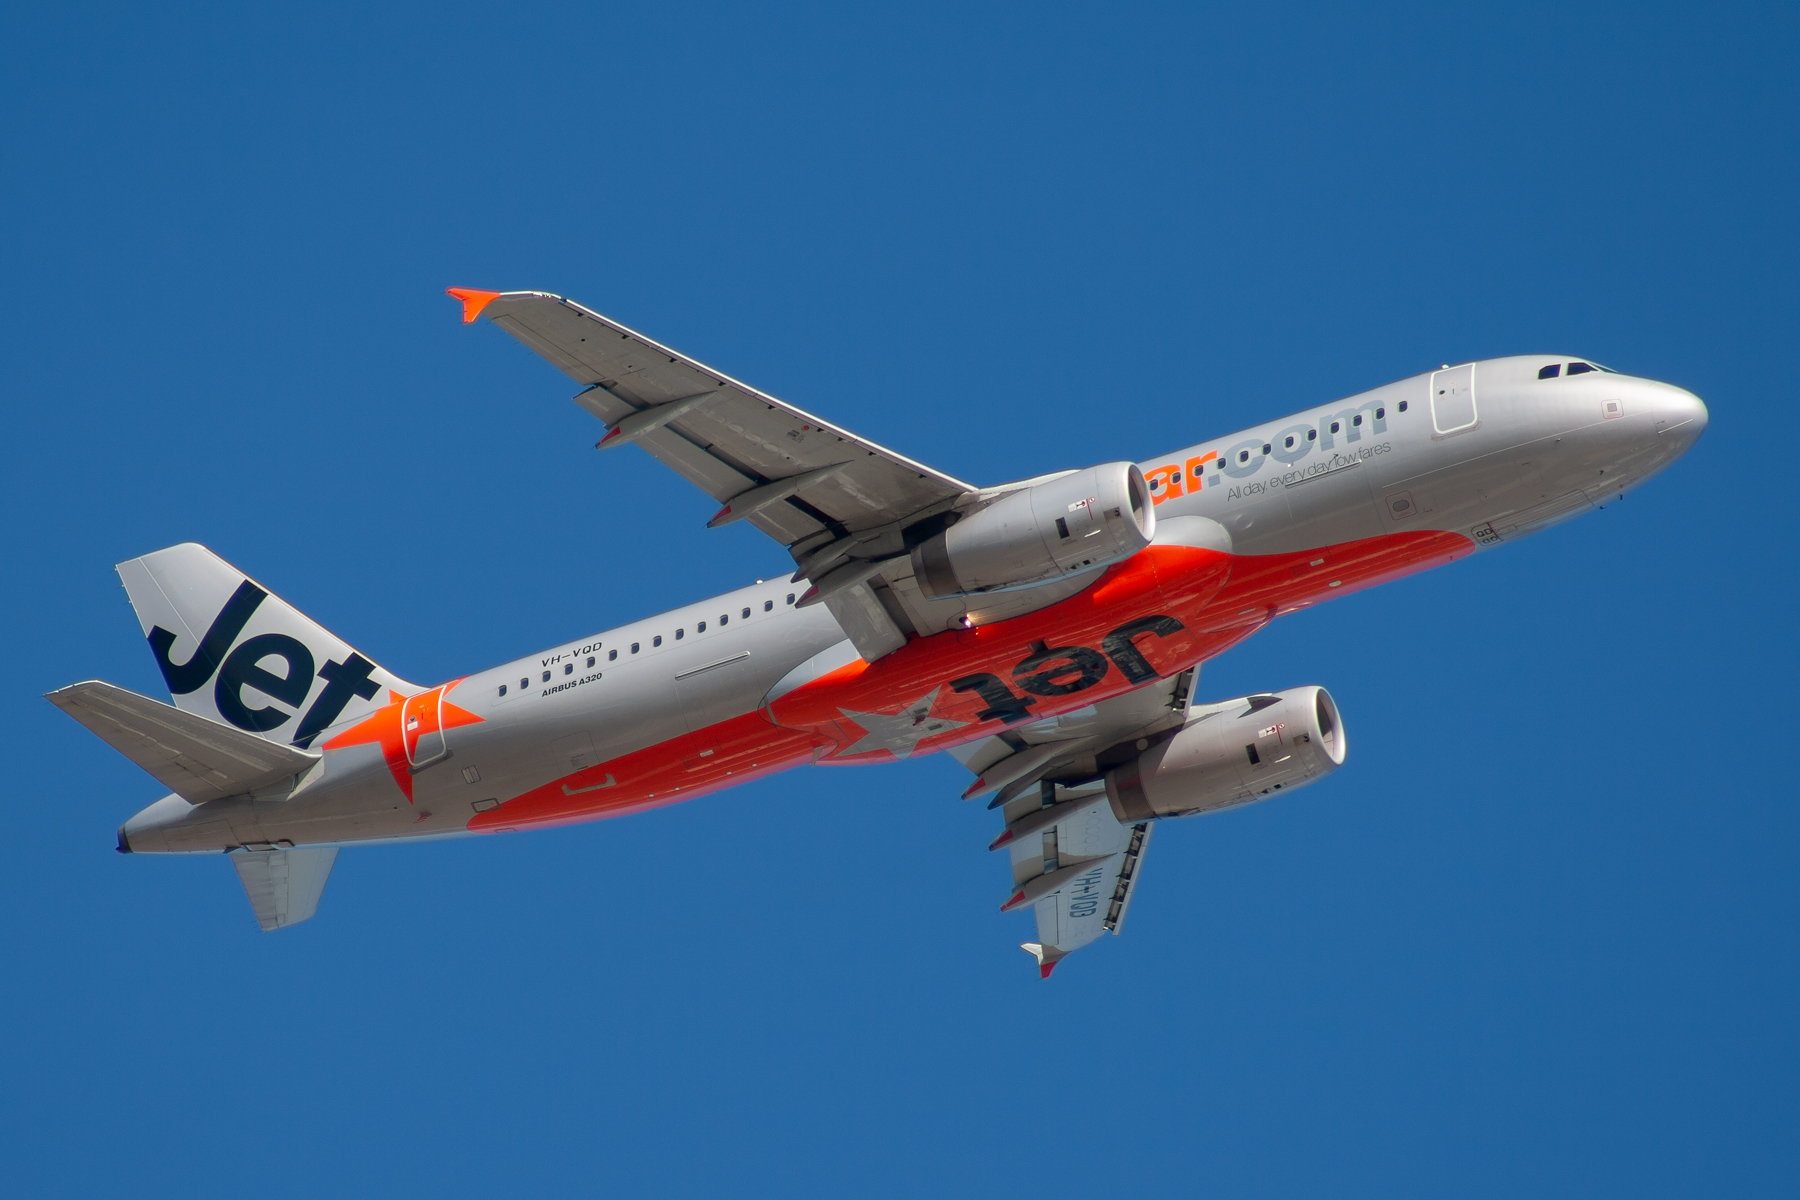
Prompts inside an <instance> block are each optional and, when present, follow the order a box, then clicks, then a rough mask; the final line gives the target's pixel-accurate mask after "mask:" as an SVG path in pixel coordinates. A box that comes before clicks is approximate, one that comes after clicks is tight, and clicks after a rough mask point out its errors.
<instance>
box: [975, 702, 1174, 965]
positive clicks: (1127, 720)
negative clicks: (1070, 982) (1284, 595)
mask: <svg viewBox="0 0 1800 1200" xmlns="http://www.w3.org/2000/svg"><path fill="white" fill-rule="evenodd" d="M1196 673H1197V672H1195V671H1191V670H1190V671H1184V672H1182V673H1181V674H1179V675H1175V676H1171V677H1170V678H1168V679H1161V680H1158V681H1156V682H1155V683H1152V684H1149V685H1148V686H1146V687H1142V688H1139V689H1137V690H1136V691H1134V692H1128V693H1126V694H1125V695H1123V696H1116V697H1114V698H1113V699H1111V700H1106V701H1102V702H1101V703H1099V704H1095V705H1091V706H1089V707H1088V708H1085V709H1082V710H1080V711H1078V712H1073V713H1068V714H1065V715H1064V716H1061V717H1053V718H1051V719H1049V720H1046V721H1038V722H1034V723H1033V724H1030V725H1022V726H1019V727H1018V728H1016V729H1011V730H1008V731H1007V732H1006V733H1003V734H999V735H997V736H995V737H991V738H987V739H984V740H983V741H980V742H975V743H972V744H970V745H969V746H965V747H961V748H959V749H955V750H952V751H951V753H952V754H954V755H955V756H956V757H957V758H958V759H960V760H961V761H962V763H963V765H964V766H966V767H968V768H969V769H970V770H971V771H973V772H975V774H976V776H977V778H976V780H975V782H974V784H972V785H971V786H970V788H969V790H968V791H967V792H965V793H964V798H965V799H974V798H976V797H979V796H990V795H991V796H992V797H993V798H992V800H991V801H990V802H989V804H988V807H989V808H998V809H1000V810H1001V813H1002V815H1003V817H1004V818H1005V821H1006V827H1005V828H1004V829H1003V830H1001V832H1000V836H999V837H997V838H995V839H994V841H993V843H992V844H991V845H990V846H989V847H988V848H989V849H990V850H999V849H1005V850H1006V851H1007V855H1008V858H1009V860H1010V864H1009V865H1010V867H1011V873H1012V886H1011V888H1010V890H1009V891H1008V893H1007V898H1006V900H1005V902H1004V903H1003V904H1002V905H1001V906H1000V907H1001V911H1002V912H1014V911H1017V910H1019V909H1022V908H1029V909H1031V911H1032V915H1033V917H1034V918H1035V919H1036V922H1037V940H1036V941H1033V942H1025V943H1022V946H1023V949H1025V950H1026V951H1027V952H1028V953H1030V954H1031V955H1032V956H1033V957H1035V958H1036V959H1037V962H1038V970H1039V973H1040V974H1041V975H1042V976H1043V977H1044V978H1046V979H1047V978H1049V976H1050V972H1051V970H1052V969H1054V968H1055V966H1056V964H1057V963H1058V962H1060V961H1061V960H1062V959H1063V958H1064V957H1065V956H1066V955H1068V954H1070V953H1072V952H1073V951H1075V950H1079V949H1080V948H1081V947H1083V946H1085V945H1087V944H1088V943H1090V942H1092V941H1094V940H1095V939H1097V938H1099V937H1100V936H1101V935H1102V934H1107V933H1111V934H1112V935H1114V936H1115V937H1116V936H1118V934H1119V932H1120V930H1121V929H1122V928H1123V926H1124V922H1125V914H1126V911H1127V910H1128V909H1129V908H1130V907H1131V898H1132V895H1133V893H1134V892H1135V891H1136V889H1137V882H1138V877H1139V868H1140V867H1141V865H1142V862H1143V856H1144V851H1145V850H1146V849H1148V847H1149V844H1150V834H1151V831H1152V825H1151V823H1150V822H1148V821H1143V822H1137V823H1134V824H1121V823H1120V822H1119V820H1118V818H1117V817H1116V816H1114V814H1113V810H1112V806H1111V804H1110V803H1109V802H1108V801H1107V797H1106V786H1105V784H1104V783H1102V782H1101V776H1103V775H1104V774H1105V772H1106V770H1107V768H1109V767H1111V766H1113V765H1115V764H1117V763H1120V762H1123V761H1125V760H1126V759H1128V758H1129V757H1130V756H1131V755H1132V754H1135V753H1137V749H1138V747H1137V743H1138V741H1139V739H1141V738H1145V737H1150V736H1153V735H1155V734H1158V733H1161V732H1163V731H1164V730H1167V729H1173V728H1175V727H1177V726H1179V725H1180V724H1181V723H1182V722H1183V721H1184V720H1185V719H1186V712H1187V702H1188V696H1189V695H1190V693H1191V692H1192V691H1193V684H1194V678H1195V675H1196Z"/></svg>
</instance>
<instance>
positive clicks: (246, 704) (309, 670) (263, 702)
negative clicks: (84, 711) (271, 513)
mask: <svg viewBox="0 0 1800 1200" xmlns="http://www.w3.org/2000/svg"><path fill="white" fill-rule="evenodd" d="M117 569H118V572H119V578H120V580H121V581H123V582H124V584H125V592H126V594H127V595H128V596H130V597H131V607H132V608H134V609H136V610H137V616H138V624H139V625H141V626H142V627H143V630H144V636H145V637H146V638H147V639H148V640H149V642H150V651H151V653H153V654H154V655H156V665H157V666H158V667H160V668H162V674H163V679H164V681H165V682H167V683H168V685H169V692H170V694H171V695H172V696H173V697H174V700H175V706H176V707H177V708H180V709H182V710H184V711H186V712H191V713H195V714H198V715H199V716H203V717H207V718H209V719H211V720H214V721H222V722H224V723H225V724H227V725H234V726H236V727H237V728H239V729H242V730H246V731H248V732H250V733H254V734H256V735H258V736H259V737H263V738H267V739H268V740H269V741H272V742H286V743H289V744H292V745H295V746H299V747H301V748H303V749H304V748H305V747H307V746H310V745H312V743H313V740H314V739H315V738H317V737H318V736H319V734H320V733H321V732H323V731H324V730H325V729H327V728H328V727H330V726H332V725H335V724H337V723H338V722H339V721H342V720H349V719H355V718H358V717H361V716H363V715H364V714H365V713H368V712H371V711H373V710H374V709H375V708H377V707H379V706H381V705H383V704H386V703H387V702H388V700H387V696H386V695H385V693H386V691H387V690H389V689H391V690H393V691H396V692H402V693H408V694H410V693H412V692H416V691H418V690H419V689H418V687H416V686H415V685H413V684H410V683H407V682H406V681H404V680H402V679H400V678H399V677H397V676H395V675H392V674H389V673H388V672H387V671H384V670H382V669H381V668H380V667H378V666H376V665H375V663H374V662H372V661H371V660H369V659H367V658H365V657H363V656H362V655H361V654H358V653H357V652H356V650H355V649H353V648H352V647H351V646H350V645H349V643H347V642H345V641H343V640H342V639H340V638H338V637H336V636H335V635H333V634H332V633H330V632H329V631H327V630H326V629H325V628H324V627H323V626H321V625H319V624H318V623H317V622H316V621H313V620H312V619H310V618H309V617H307V616H305V615H304V614H302V613H301V612H300V610H298V609H296V608H295V607H294V606H293V605H291V604H289V603H287V602H286V601H285V600H282V599H281V598H280V597H279V596H275V595H272V594H271V593H270V592H269V590H268V589H267V588H265V587H263V586H262V585H260V584H258V583H257V582H256V581H255V580H253V579H251V578H250V577H249V576H247V575H245V574H244V573H243V572H242V571H240V570H238V569H237V568H236V567H234V566H232V565H231V564H230V563H228V562H226V561H225V560H224V559H222V558H220V557H219V556H218V555H216V554H214V553H213V552H212V551H211V550H208V549H207V548H206V547H205V546H201V545H197V544H195V543H193V542H184V543H182V544H181V545H179V546H170V547H169V548H168V549H167V550H158V551H156V553H154V554H146V555H144V556H143V557H142V558H133V559H129V560H127V561H126V562H122V563H120V564H119V565H118V568H117Z"/></svg>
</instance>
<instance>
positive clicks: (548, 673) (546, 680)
mask: <svg viewBox="0 0 1800 1200" xmlns="http://www.w3.org/2000/svg"><path fill="white" fill-rule="evenodd" d="M544 682H545V683H549V682H550V672H548V671H545V672H544Z"/></svg>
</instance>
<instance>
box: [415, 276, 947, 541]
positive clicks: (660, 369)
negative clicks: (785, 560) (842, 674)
mask: <svg viewBox="0 0 1800 1200" xmlns="http://www.w3.org/2000/svg"><path fill="white" fill-rule="evenodd" d="M451 294H452V295H454V296H456V297H457V298H458V299H461V300H462V301H463V304H464V319H465V320H472V319H474V315H475V314H477V313H485V314H486V315H487V316H488V318H489V319H490V320H492V321H493V322H494V324H496V325H498V326H500V328H502V329H504V330H506V332H508V333H510V334H512V335H513V336H514V337H516V338H518V339H519V340H520V341H521V342H524V343H525V344H526V345H527V346H529V347H530V348H531V349H533V350H535V351H537V352H538V353H539V354H541V355H543V356H544V357H545V358H546V359H548V360H549V361H550V362H551V363H552V364H553V365H554V366H556V367H558V368H560V369H561V370H562V371H563V373H564V374H566V375H568V376H569V377H570V378H571V379H573V380H575V381H576V382H577V383H580V384H583V385H584V386H585V387H586V389H587V390H585V391H583V392H582V393H580V394H579V395H578V396H576V397H575V400H576V403H578V404H580V405H581V406H582V407H583V408H585V409H587V410H588V411H589V412H591V413H593V414H594V415H595V416H596V417H598V418H600V420H601V421H602V422H604V423H605V424H606V426H607V429H608V433H607V436H606V437H605V438H603V439H602V441H601V444H602V445H603V446H611V445H615V444H623V443H624V442H629V441H635V442H637V443H638V444H639V445H641V446H642V447H644V449H646V450H648V451H649V452H650V453H651V454H653V455H655V456H656V457H657V458H658V459H661V460H662V461H663V462H664V463H667V464H668V465H669V467H670V468H672V469H673V470H674V471H675V472H676V473H677V474H679V475H681V476H682V477H683V478H685V479H687V480H688V481H689V482H690V483H692V484H694V485H695V486H696V487H698V488H699V489H700V490H701V491H703V492H705V493H706V494H707V495H709V496H711V497H712V498H713V499H715V500H717V501H719V503H720V504H721V505H723V507H722V508H721V509H720V510H719V512H718V514H717V515H716V516H715V517H714V518H713V520H712V522H710V523H711V524H720V525H722V524H727V523H729V522H731V521H735V520H747V521H749V522H750V523H751V524H752V525H754V526H756V527H757V528H758V529H760V530H762V531H763V532H764V533H766V534H768V535H769V536H770V537H772V538H774V539H775V540H776V541H778V542H780V543H781V544H782V545H784V546H794V545H796V544H797V543H807V542H809V541H810V542H813V543H816V544H818V545H824V544H825V543H826V542H828V541H832V540H836V539H837V538H840V537H843V536H844V535H846V534H854V533H866V532H868V531H871V530H875V529H880V528H882V527H884V526H888V525H893V524H894V523H895V522H910V521H913V520H917V519H919V518H920V517H922V516H926V515H930V514H931V513H933V512H935V511H941V510H943V509H947V508H949V507H950V505H951V504H952V503H953V502H954V501H955V500H957V499H958V498H959V497H961V496H964V495H966V494H968V493H970V492H973V491H975V490H976V489H975V488H974V487H972V486H971V485H969V484H966V483H964V482H962V481H961V480H959V479H953V478H951V477H950V476H948V475H945V474H944V473H943V472H941V471H937V470H934V469H932V468H931V467H928V466H926V465H925V464H924V463H919V462H914V461H913V460H912V459H910V458H907V457H906V456H905V455H903V454H899V453H896V452H895V451H893V450H889V449H887V448H886V447H885V446H878V445H876V444H875V443H874V442H871V441H869V440H867V439H866V438H861V437H858V436H857V435H856V434H854V433H851V432H850V431H849V430H847V429H840V428H838V427H837V426H835V425H833V424H831V423H830V422H829V421H826V420H823V419H821V418H819V417H815V416H813V415H812V414H811V413H808V412H805V411H803V410H801V409H798V408H795V407H794V406H793V405H791V404H788V403H785V402H784V401H781V400H777V399H776V398H775V397H773V396H771V395H769V394H768V393H766V392H760V391H757V390H756V389H755V388H753V387H751V386H750V385H749V384H746V383H740V382H739V381H738V380H735V379H733V378H731V377H730V376H729V375H726V374H724V373H723V372H722V371H718V370H716V369H714V368H713V367H709V366H707V365H706V364H705V363H702V362H699V361H698V360H696V359H692V358H689V357H688V356H687V355H685V354H682V353H681V352H680V351H678V350H673V349H670V348H669V347H668V346H665V345H663V344H662V343H660V342H656V341H652V340H651V339H650V338H647V337H645V336H644V335H643V334H641V333H638V332H636V331H635V330H632V329H628V328H626V327H625V326H623V325H621V324H619V323H618V322H617V321H613V320H609V319H608V318H606V317H603V316H601V315H600V314H599V313H596V312H592V311H590V310H588V309H585V308H583V307H581V305H579V304H576V303H575V302H574V301H572V300H565V299H563V298H562V297H561V296H553V295H550V294H549V293H547V292H497V293H496V292H471V291H469V290H467V289H462V288H453V289H451ZM470 297H475V298H476V299H470ZM811 548H812V547H810V546H806V547H803V549H802V550H801V551H800V552H801V553H805V552H806V550H809V549H811Z"/></svg>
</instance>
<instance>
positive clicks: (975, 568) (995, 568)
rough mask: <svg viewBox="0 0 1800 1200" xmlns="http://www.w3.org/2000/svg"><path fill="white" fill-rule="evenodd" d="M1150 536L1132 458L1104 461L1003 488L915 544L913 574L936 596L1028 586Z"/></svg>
mask: <svg viewBox="0 0 1800 1200" xmlns="http://www.w3.org/2000/svg"><path fill="white" fill-rule="evenodd" d="M1155 534H1156V510H1155V508H1154V506H1153V505H1152V504H1151V501H1150V488H1149V487H1148V486H1147V485H1146V484H1145V482H1144V473H1143V472H1142V471H1140V470H1139V469H1138V468H1137V466H1136V465H1135V464H1133V463H1125V462H1118V463H1103V464H1101V465H1100V466H1097V467H1088V468H1087V469H1085V470H1081V471H1071V472H1069V473H1068V474H1067V475H1059V476H1057V477H1056V478H1055V479H1050V480H1046V481H1045V482H1043V483H1040V484H1035V485H1033V486H1031V487H1025V488H1020V489H1019V490H1018V491H1016V492H1008V493H1006V494H1005V495H1003V496H1001V497H1000V498H999V499H997V500H995V501H994V502H993V503H991V504H989V505H988V506H987V507H986V508H982V509H978V510H976V511H975V512H972V513H970V514H969V515H967V516H965V517H963V518H962V519H961V520H960V521H958V522H956V524H954V525H951V526H950V527H949V528H947V529H944V530H941V531H939V532H938V533H936V534H934V535H933V536H932V537H930V538H928V539H926V540H925V541H923V542H921V543H920V544H919V545H917V546H914V547H913V551H912V566H913V576H914V577H915V578H916V579H917V580H918V583H919V588H920V590H921V591H923V592H924V593H925V594H926V595H927V596H929V597H931V598H932V599H934V600H941V599H944V598H946V597H950V596H963V595H969V594H971V593H978V592H994V591H1001V590H1004V589H1006V588H1019V587H1031V586H1034V585H1036V584H1040V583H1049V582H1050V581H1052V580H1055V579H1060V578H1062V577H1064V576H1066V575H1075V574H1079V573H1080V572H1082V571H1090V570H1093V569H1095V568H1097V567H1103V566H1106V565H1107V564H1109V563H1115V562H1118V561H1119V560H1121V559H1125V558H1130V557H1131V556H1132V555H1133V554H1136V553H1137V552H1138V551H1139V550H1142V549H1143V548H1144V547H1145V546H1148V545H1149V544H1150V539H1151V538H1152V537H1153V536H1155Z"/></svg>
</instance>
